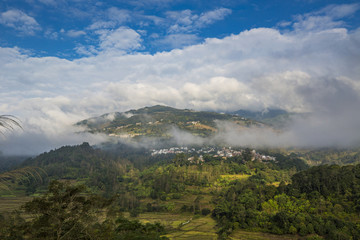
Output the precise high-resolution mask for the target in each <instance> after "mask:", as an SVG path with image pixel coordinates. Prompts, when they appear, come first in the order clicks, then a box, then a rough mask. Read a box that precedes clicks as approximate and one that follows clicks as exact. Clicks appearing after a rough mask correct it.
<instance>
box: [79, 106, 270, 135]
mask: <svg viewBox="0 0 360 240" xmlns="http://www.w3.org/2000/svg"><path fill="white" fill-rule="evenodd" d="M219 121H230V122H233V123H235V124H237V125H238V126H239V127H250V126H263V125H264V124H262V123H260V122H258V121H255V120H250V119H246V118H244V117H242V116H238V115H234V114H223V113H216V112H205V111H194V110H189V109H176V108H172V107H167V106H160V105H157V106H153V107H145V108H140V109H138V110H130V111H127V112H123V113H120V112H114V113H107V114H104V115H102V116H100V117H94V118H90V119H86V120H83V121H81V122H78V123H77V124H76V125H78V126H85V127H87V128H88V130H89V131H90V132H93V133H95V132H101V133H106V134H108V135H110V136H117V137H123V138H128V137H136V136H151V137H171V129H173V128H174V127H175V128H178V129H181V130H184V131H187V132H189V133H192V134H194V135H198V136H202V137H206V136H210V135H212V134H213V133H215V132H217V131H218V124H217V123H218V122H219Z"/></svg>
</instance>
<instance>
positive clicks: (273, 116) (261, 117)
mask: <svg viewBox="0 0 360 240" xmlns="http://www.w3.org/2000/svg"><path fill="white" fill-rule="evenodd" d="M229 114H233V115H238V116H242V117H244V118H248V119H252V120H255V121H259V122H262V123H264V124H267V125H270V126H272V127H275V128H283V127H284V126H286V125H287V124H289V123H290V122H291V120H292V117H293V116H295V115H298V114H297V113H290V112H287V111H285V110H282V109H271V108H270V109H266V110H264V111H250V110H238V111H233V112H229Z"/></svg>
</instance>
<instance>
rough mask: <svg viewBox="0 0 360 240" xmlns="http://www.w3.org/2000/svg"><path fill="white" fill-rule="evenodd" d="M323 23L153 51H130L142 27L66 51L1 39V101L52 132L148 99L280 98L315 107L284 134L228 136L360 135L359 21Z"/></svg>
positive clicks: (297, 107) (315, 139)
mask: <svg viewBox="0 0 360 240" xmlns="http://www.w3.org/2000/svg"><path fill="white" fill-rule="evenodd" d="M327 26H328V28H327V29H318V30H316V28H315V29H312V30H311V31H305V30H304V31H298V30H294V31H288V32H285V33H282V32H280V31H278V30H276V29H270V28H258V29H251V30H248V31H243V32H241V33H240V34H237V35H231V36H228V37H225V38H223V39H216V38H212V39H206V41H205V42H203V43H202V44H197V45H192V46H188V47H185V48H183V49H176V50H173V51H170V52H159V53H156V54H154V55H150V54H140V53H138V54H134V53H131V54H126V51H128V50H132V49H138V48H141V37H140V35H139V34H138V33H137V32H136V31H134V30H132V29H128V28H118V29H116V30H113V31H102V32H98V33H99V36H100V40H101V42H100V48H98V49H96V48H95V49H92V51H93V52H91V55H90V57H84V58H80V59H76V60H72V61H70V60H65V59H59V58H55V57H30V56H28V55H26V54H24V53H21V52H20V51H19V49H12V48H0V82H1V86H0V99H1V100H0V111H1V112H3V113H4V114H5V113H6V114H12V115H15V116H18V117H19V118H20V119H21V120H22V121H23V122H24V128H25V131H26V132H28V131H31V132H34V134H35V133H36V134H37V136H40V135H44V136H45V137H44V139H46V141H48V142H51V141H50V140H51V139H54V140H55V139H56V138H57V136H63V135H61V134H62V133H69V130H66V129H68V128H69V126H70V125H71V124H72V123H75V122H76V121H78V120H81V119H84V118H87V117H91V116H96V115H101V114H103V113H107V112H115V111H125V110H128V109H130V108H138V107H143V106H151V105H154V104H166V105H170V106H173V107H178V108H193V109H197V110H238V109H253V110H261V109H263V108H271V107H280V108H283V109H286V110H289V111H299V112H312V111H315V112H317V114H316V115H314V116H313V117H311V118H309V119H307V120H298V121H297V122H296V123H295V125H294V126H293V128H292V129H291V131H289V132H287V133H286V134H284V135H281V136H278V135H277V134H274V133H271V132H266V133H264V136H266V137H263V138H260V139H259V138H258V137H261V134H255V135H252V133H253V132H251V131H250V132H246V134H245V133H244V134H243V135H241V134H239V133H237V132H234V134H235V135H236V136H238V138H235V137H234V138H229V139H235V140H234V141H238V142H239V143H240V142H244V141H246V139H250V138H251V139H253V142H256V141H258V142H262V143H269V142H270V143H276V142H277V143H279V144H280V143H284V142H285V143H289V144H293V145H305V144H308V145H311V144H316V143H322V144H325V145H326V144H338V145H341V144H346V145H348V144H353V143H354V142H357V141H358V140H359V138H360V136H359V134H358V133H357V131H354V129H359V127H360V126H359V124H358V123H359V122H360V114H359V113H360V109H359V106H360V78H359V76H360V68H359V66H360V64H359V59H360V51H359V49H360V29H357V30H354V31H347V29H345V28H339V27H338V26H337V25H336V24H335V25H332V24H329V25H327ZM83 50H84V51H86V50H89V49H83ZM79 51H80V47H79ZM97 51H102V52H103V53H102V54H99V53H98V52H97ZM105 53H107V54H105ZM110 53H112V54H110ZM224 129H225V130H226V129H227V128H226V127H224ZM334 129H336V131H334ZM225 130H224V131H225ZM20 135H21V134H20ZM226 136H228V135H226ZM226 136H224V138H225V137H226ZM19 138H20V136H17V139H19ZM54 144H56V141H54ZM1 148H3V147H1Z"/></svg>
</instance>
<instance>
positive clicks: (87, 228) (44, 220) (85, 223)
mask: <svg viewBox="0 0 360 240" xmlns="http://www.w3.org/2000/svg"><path fill="white" fill-rule="evenodd" d="M84 190H85V186H84V185H78V186H73V185H70V184H69V183H64V182H59V181H52V182H51V183H50V185H49V189H48V192H47V193H46V194H45V195H43V196H42V197H38V198H34V199H33V200H32V201H30V202H27V203H26V204H25V205H24V206H23V208H24V210H25V212H26V213H29V214H32V220H30V221H29V222H27V223H26V227H25V229H26V230H25V232H26V234H27V235H29V236H30V239H56V240H60V239H62V240H66V239H68V240H70V239H79V240H81V239H83V240H87V239H92V238H91V231H92V228H91V226H93V224H94V223H95V222H96V220H97V217H96V212H97V210H98V209H100V208H102V207H104V206H105V204H104V203H105V201H104V200H102V199H100V198H99V197H98V196H94V195H88V194H85V193H84Z"/></svg>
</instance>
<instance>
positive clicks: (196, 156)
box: [151, 147, 276, 162]
mask: <svg viewBox="0 0 360 240" xmlns="http://www.w3.org/2000/svg"><path fill="white" fill-rule="evenodd" d="M244 152H245V149H233V148H232V147H223V148H217V147H202V148H194V147H171V148H163V149H152V150H151V156H156V155H162V154H164V155H167V154H181V153H184V154H188V155H190V156H191V157H189V158H188V161H190V162H193V161H196V162H204V159H203V155H205V154H206V155H209V156H211V157H214V158H222V159H227V158H231V157H236V156H242V155H243V154H244ZM250 154H251V161H255V160H257V161H260V162H269V161H274V162H276V158H275V157H273V156H268V155H263V154H260V153H258V152H256V150H254V149H253V150H251V151H250Z"/></svg>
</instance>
